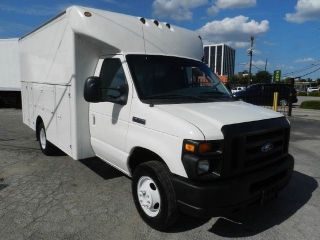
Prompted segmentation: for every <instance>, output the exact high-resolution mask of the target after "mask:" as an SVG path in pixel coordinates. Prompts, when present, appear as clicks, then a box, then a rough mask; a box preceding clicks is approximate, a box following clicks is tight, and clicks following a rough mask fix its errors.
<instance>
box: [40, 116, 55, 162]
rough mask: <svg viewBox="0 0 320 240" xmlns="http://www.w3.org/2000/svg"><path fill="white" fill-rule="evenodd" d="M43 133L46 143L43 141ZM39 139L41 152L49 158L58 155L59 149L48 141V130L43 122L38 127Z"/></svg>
mask: <svg viewBox="0 0 320 240" xmlns="http://www.w3.org/2000/svg"><path fill="white" fill-rule="evenodd" d="M41 131H43V134H44V138H45V143H44V142H43V140H42V139H41ZM37 139H38V140H39V146H40V149H41V151H42V152H43V153H44V154H45V155H47V156H55V155H56V153H57V148H56V147H55V146H54V145H53V144H52V143H51V142H49V141H48V140H47V135H46V129H45V127H44V124H43V122H41V123H40V124H39V125H38V127H37Z"/></svg>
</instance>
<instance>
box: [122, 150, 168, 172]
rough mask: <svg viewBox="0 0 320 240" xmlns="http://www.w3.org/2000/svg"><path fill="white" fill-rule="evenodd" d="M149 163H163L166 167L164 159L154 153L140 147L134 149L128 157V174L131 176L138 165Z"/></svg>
mask: <svg viewBox="0 0 320 240" xmlns="http://www.w3.org/2000/svg"><path fill="white" fill-rule="evenodd" d="M149 161H159V162H162V163H164V164H165V165H166V166H167V167H168V165H167V164H166V162H165V161H164V159H163V158H162V157H160V155H159V154H157V153H155V152H154V151H152V150H149V149H147V148H144V147H140V146H137V147H134V148H133V149H132V150H131V152H130V155H129V157H128V169H129V172H130V174H131V175H132V174H133V172H134V170H135V168H136V167H137V166H138V165H139V164H141V163H144V162H149Z"/></svg>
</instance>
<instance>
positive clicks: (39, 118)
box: [36, 116, 43, 141]
mask: <svg viewBox="0 0 320 240" xmlns="http://www.w3.org/2000/svg"><path fill="white" fill-rule="evenodd" d="M40 123H43V121H42V118H41V117H40V116H38V117H37V121H36V136H37V140H38V141H39V125H40Z"/></svg>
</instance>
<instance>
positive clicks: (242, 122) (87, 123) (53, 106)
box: [19, 6, 294, 229]
mask: <svg viewBox="0 0 320 240" xmlns="http://www.w3.org/2000/svg"><path fill="white" fill-rule="evenodd" d="M19 43H20V49H21V69H22V100H23V101H22V103H23V121H24V123H25V124H27V125H28V126H29V127H31V128H32V129H33V130H35V132H36V137H37V139H38V140H39V143H40V144H39V145H40V148H41V150H42V151H43V153H44V154H48V155H50V154H52V153H54V151H55V150H56V148H59V149H61V150H62V151H64V152H65V153H66V154H68V155H69V156H70V157H72V158H73V159H75V160H78V159H83V158H89V157H93V156H97V157H99V158H101V159H103V160H104V161H106V162H107V163H108V164H110V165H111V166H113V167H115V168H117V169H118V170H120V171H122V172H123V173H125V174H126V175H128V176H129V177H131V178H132V194H133V199H134V202H135V205H136V207H137V209H138V212H139V214H140V215H141V217H142V218H143V219H144V220H145V221H146V222H147V223H148V224H149V225H150V226H152V227H154V228H157V229H165V228H167V227H168V226H170V225H171V224H173V222H174V221H175V219H176V218H177V215H178V213H179V212H181V211H182V212H185V213H188V214H190V215H193V216H205V215H207V214H210V215H212V216H213V215H219V214H223V213H225V212H226V211H227V212H228V211H233V210H235V209H236V208H239V207H244V206H247V205H251V204H253V203H256V202H261V201H263V200H265V199H268V198H271V197H273V196H274V195H276V193H277V192H278V191H279V190H280V189H282V188H283V187H284V186H285V185H286V184H287V183H288V181H289V179H290V177H291V174H292V171H293V164H294V160H293V157H292V156H291V155H290V154H289V153H288V144H289V134H290V125H289V122H288V120H287V119H286V118H285V117H283V116H282V115H281V114H279V113H277V112H273V111H271V110H268V109H264V108H261V107H257V106H254V105H250V104H247V103H244V102H241V101H234V100H233V99H232V97H231V94H230V92H229V91H228V90H227V89H226V88H225V87H224V85H223V84H222V83H220V81H219V80H218V77H217V76H216V75H215V74H213V73H212V71H211V70H210V69H209V68H208V67H207V66H206V65H205V64H204V63H203V62H202V61H201V59H202V57H203V49H202V41H201V38H200V37H199V36H198V35H197V34H196V33H195V32H192V31H189V30H186V29H183V28H179V27H177V26H173V25H170V24H168V23H163V22H159V21H157V20H150V19H145V18H140V17H132V16H127V15H123V14H117V13H112V12H108V11H102V10H98V9H91V8H86V7H78V6H73V7H70V8H68V9H67V10H66V11H65V12H63V13H62V14H60V15H59V16H57V17H56V18H54V19H53V20H51V21H49V22H47V23H46V24H44V25H43V26H41V27H40V28H38V29H36V30H35V31H33V32H31V33H30V34H28V35H26V36H24V37H22V38H21V39H20V41H19ZM115 191H116V190H115Z"/></svg>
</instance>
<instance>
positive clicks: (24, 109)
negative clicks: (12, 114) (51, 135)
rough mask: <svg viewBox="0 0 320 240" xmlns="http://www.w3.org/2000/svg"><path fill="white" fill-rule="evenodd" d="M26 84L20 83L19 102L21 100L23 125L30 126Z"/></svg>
mask: <svg viewBox="0 0 320 240" xmlns="http://www.w3.org/2000/svg"><path fill="white" fill-rule="evenodd" d="M28 95H29V93H28V83H26V82H22V83H21V98H22V99H21V100H22V120H23V123H24V124H26V125H28V126H31V125H30V118H29V97H28Z"/></svg>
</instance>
